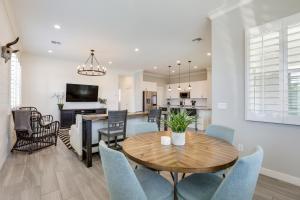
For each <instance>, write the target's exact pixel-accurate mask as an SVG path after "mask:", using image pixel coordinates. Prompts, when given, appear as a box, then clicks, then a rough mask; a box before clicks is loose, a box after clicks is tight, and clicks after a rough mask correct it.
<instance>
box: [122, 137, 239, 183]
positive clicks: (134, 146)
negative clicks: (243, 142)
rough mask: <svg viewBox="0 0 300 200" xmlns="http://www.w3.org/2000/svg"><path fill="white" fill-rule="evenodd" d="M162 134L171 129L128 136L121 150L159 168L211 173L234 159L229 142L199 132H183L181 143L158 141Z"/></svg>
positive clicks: (175, 178) (232, 148)
mask: <svg viewBox="0 0 300 200" xmlns="http://www.w3.org/2000/svg"><path fill="white" fill-rule="evenodd" d="M161 136H171V132H168V131H161V132H151V133H145V134H139V135H136V136H133V137H130V138H127V139H126V140H125V141H124V142H123V145H122V146H123V152H124V154H125V155H126V156H127V157H128V158H129V159H131V160H133V161H134V162H136V163H138V164H140V165H143V166H145V167H148V168H151V169H155V170H158V171H169V172H171V173H172V174H173V176H174V186H176V184H177V182H178V173H210V172H217V171H219V170H223V169H226V168H228V167H230V166H232V165H234V163H235V162H236V161H237V159H238V156H239V152H238V151H237V149H236V148H235V147H234V146H233V145H231V144H230V143H228V142H226V141H224V140H221V139H218V138H215V137H211V136H208V135H206V134H200V133H192V132H187V133H186V143H185V145H183V146H175V145H172V144H171V145H168V146H165V145H161V142H160V138H161Z"/></svg>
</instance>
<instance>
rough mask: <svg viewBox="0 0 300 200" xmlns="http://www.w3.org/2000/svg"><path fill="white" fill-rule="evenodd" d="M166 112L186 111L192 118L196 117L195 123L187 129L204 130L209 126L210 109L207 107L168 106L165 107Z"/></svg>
mask: <svg viewBox="0 0 300 200" xmlns="http://www.w3.org/2000/svg"><path fill="white" fill-rule="evenodd" d="M167 110H168V112H172V111H175V112H176V111H184V110H185V111H187V112H188V113H189V114H191V115H192V116H196V119H197V121H196V123H195V124H191V125H190V126H189V128H195V129H196V130H201V131H203V130H205V129H206V128H207V127H208V125H209V124H211V108H210V107H207V106H188V105H187V106H180V105H170V106H167Z"/></svg>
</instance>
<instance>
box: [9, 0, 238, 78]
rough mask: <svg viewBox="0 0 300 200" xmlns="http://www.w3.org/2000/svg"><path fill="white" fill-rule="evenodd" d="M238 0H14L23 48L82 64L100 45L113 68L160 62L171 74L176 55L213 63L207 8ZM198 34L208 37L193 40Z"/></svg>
mask: <svg viewBox="0 0 300 200" xmlns="http://www.w3.org/2000/svg"><path fill="white" fill-rule="evenodd" d="M237 1H238V0H209V1H207V0H86V1H84V0H26V1H23V0H22V1H20V0H11V1H10V3H11V4H10V6H11V8H12V10H13V14H14V18H15V21H16V27H17V30H18V33H19V35H20V37H21V42H22V46H23V51H26V52H29V53H33V54H38V55H45V56H52V57H57V58H63V59H71V60H76V61H78V64H81V62H83V61H85V59H86V58H87V57H88V54H89V50H90V49H95V50H96V57H97V58H98V60H100V62H101V63H102V64H104V65H107V63H108V61H112V62H113V64H112V65H111V66H109V67H113V68H125V69H144V70H148V71H154V70H153V66H157V67H158V69H157V70H156V72H159V73H167V69H168V68H167V66H168V65H175V64H176V60H181V61H182V62H185V63H186V62H187V61H188V60H191V61H192V65H193V66H194V65H197V66H199V68H205V67H209V66H210V65H211V61H210V57H208V56H207V55H206V53H207V52H210V51H211V37H210V21H209V20H208V18H207V16H208V13H209V12H211V11H213V10H215V9H217V8H219V7H224V6H225V5H226V6H230V5H232V4H234V3H236V2H237ZM54 24H59V25H61V27H62V28H61V30H55V29H54V28H53V25H54ZM197 37H201V38H203V41H201V42H199V43H197V42H192V39H194V38H197ZM51 40H56V41H60V42H61V43H62V45H61V46H55V45H53V44H51V42H50V41H51ZM135 48H139V49H140V51H139V52H138V53H136V52H134V49H135ZM49 49H52V50H53V53H52V54H49V53H48V52H47V51H48V50H49ZM185 66H187V65H185ZM109 67H108V68H109ZM185 68H186V67H185ZM183 70H184V69H183Z"/></svg>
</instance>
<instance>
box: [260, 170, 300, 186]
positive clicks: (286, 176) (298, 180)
mask: <svg viewBox="0 0 300 200" xmlns="http://www.w3.org/2000/svg"><path fill="white" fill-rule="evenodd" d="M260 174H262V175H265V176H269V177H271V178H275V179H277V180H280V181H284V182H287V183H290V184H293V185H297V186H300V178H298V177H295V176H291V175H289V174H285V173H281V172H278V171H274V170H271V169H267V168H262V169H261V170H260Z"/></svg>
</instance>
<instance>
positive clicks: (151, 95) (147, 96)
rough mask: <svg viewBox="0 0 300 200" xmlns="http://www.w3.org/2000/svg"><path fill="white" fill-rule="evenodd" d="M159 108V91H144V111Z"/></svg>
mask: <svg viewBox="0 0 300 200" xmlns="http://www.w3.org/2000/svg"><path fill="white" fill-rule="evenodd" d="M154 108H157V92H153V91H143V111H144V112H149V111H150V110H151V109H154Z"/></svg>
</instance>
